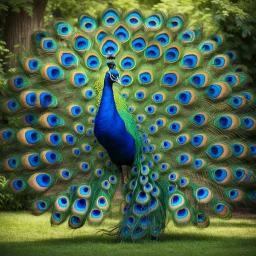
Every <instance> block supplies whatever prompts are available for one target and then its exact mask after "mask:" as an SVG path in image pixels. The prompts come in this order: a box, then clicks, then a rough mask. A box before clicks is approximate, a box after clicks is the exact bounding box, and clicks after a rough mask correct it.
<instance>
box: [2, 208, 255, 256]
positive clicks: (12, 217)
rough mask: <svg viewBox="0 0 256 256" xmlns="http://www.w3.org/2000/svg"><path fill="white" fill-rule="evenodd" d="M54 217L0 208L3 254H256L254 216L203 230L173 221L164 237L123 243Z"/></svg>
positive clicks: (112, 221)
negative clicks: (55, 223)
mask: <svg viewBox="0 0 256 256" xmlns="http://www.w3.org/2000/svg"><path fill="white" fill-rule="evenodd" d="M117 212H118V209H117V207H114V208H113V210H112V213H111V214H110V217H109V218H107V219H106V220H105V222H104V224H103V226H102V227H103V228H108V227H111V226H114V225H115V224H116V223H117V222H118V219H119V218H120V215H119V214H118V213H117ZM49 219H50V214H48V213H47V214H45V215H43V216H40V217H35V216H33V215H31V214H29V213H28V212H11V213H8V212H1V213H0V255H1V256H12V255H16V256H22V255H26V256H27V255H36V256H41V255H44V256H45V255H54V256H58V255H62V256H63V255H70V256H71V255H74V256H79V255H83V256H93V255H102V256H108V255H121V256H126V255H134V256H137V255H138V256H140V255H147V256H149V255H161V256H163V255H175V256H176V255H189V256H190V255H200V256H204V255H217V256H220V255H225V256H229V255H231V256H235V255H239V256H240V255H246V256H249V255H254V256H255V255H256V220H255V219H252V218H247V219H246V218H233V219H231V220H228V221H224V220H221V219H217V218H212V219H211V225H210V227H208V228H207V229H203V230H202V229H199V228H196V227H192V226H189V227H183V228H177V227H175V226H174V225H173V224H172V223H170V224H169V225H168V226H167V228H166V232H165V234H164V235H163V236H162V238H161V240H160V241H150V242H145V241H144V242H139V243H118V242H117V241H116V240H115V239H114V238H113V237H109V236H101V235H100V234H96V232H97V227H92V226H88V225H85V226H84V227H82V228H81V229H79V230H75V231H74V230H71V229H69V228H68V227H67V224H66V223H64V224H63V225H61V226H60V227H51V226H50V223H49Z"/></svg>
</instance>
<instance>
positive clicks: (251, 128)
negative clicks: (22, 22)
mask: <svg viewBox="0 0 256 256" xmlns="http://www.w3.org/2000/svg"><path fill="white" fill-rule="evenodd" d="M31 42H32V48H33V50H32V51H31V52H28V53H23V54H20V55H19V56H18V63H19V65H18V67H17V68H16V70H15V71H14V73H13V74H11V75H10V77H9V79H8V82H7V84H6V90H5V91H4V94H5V95H4V97H2V99H1V111H2V112H3V114H4V115H5V116H6V117H7V119H8V124H6V125H4V126H2V127H1V128H0V142H1V143H2V145H3V146H2V147H1V150H2V153H1V172H4V173H5V174H6V175H9V176H10V180H9V183H8V185H7V188H8V189H9V190H10V191H11V192H13V193H17V194H24V193H36V194H38V198H37V199H36V200H35V201H34V202H33V203H32V210H33V212H34V214H36V215H40V214H42V213H44V212H45V211H47V210H49V209H51V210H52V217H51V223H52V224H53V225H58V224H61V223H63V222H64V221H65V220H68V225H69V226H70V227H71V228H79V227H81V226H83V224H84V223H85V221H88V222H89V223H91V224H100V223H101V222H102V221H103V219H104V217H105V216H106V214H107V213H108V211H109V209H110V206H111V201H112V200H113V196H114V193H115V191H116V189H117V187H118V183H119V180H120V179H119V176H120V173H119V170H118V167H117V166H116V165H115V164H114V163H112V162H111V161H110V158H109V156H108V154H107V152H106V150H105V149H104V148H103V147H102V146H101V145H100V144H99V143H98V141H97V140H96V138H95V136H94V133H93V128H94V121H95V115H96V114H97V109H98V107H99V104H100V100H101V97H102V90H103V76H104V74H105V73H106V71H107V70H108V68H107V66H106V65H105V58H106V56H107V55H108V53H109V52H111V53H113V54H114V55H116V57H117V60H116V65H117V67H116V68H117V70H118V71H119V72H120V80H121V82H122V84H123V88H120V87H119V86H117V85H115V86H114V98H115V104H116V108H117V110H118V113H119V115H120V117H121V118H122V119H123V120H124V122H125V126H126V129H127V131H128V132H129V133H130V134H131V135H132V137H133V138H134V139H135V146H136V155H135V159H134V163H133V165H132V166H131V171H130V172H129V179H128V181H127V183H126V184H125V185H124V189H123V194H124V202H123V203H122V205H121V212H122V213H123V215H124V217H123V220H122V221H121V222H120V223H119V224H118V226H117V229H116V230H117V233H116V234H117V235H118V236H119V238H120V239H121V240H137V239H141V238H144V237H145V238H152V237H154V238H158V237H159V236H160V235H161V233H162V232H163V231H164V228H165V226H166V223H167V219H168V212H169V213H170V215H171V218H172V220H173V222H174V223H175V224H176V225H185V224H188V223H192V224H193V225H196V226H198V227H207V226H208V225H209V216H208V214H209V210H210V212H212V213H214V214H216V215H217V216H219V217H221V218H224V219H228V218H230V217H231V210H232V206H233V205H237V206H238V207H239V206H240V205H241V204H240V203H241V202H242V203H244V204H245V203H246V204H255V202H256V187H255V185H256V183H255V176H256V173H255V157H256V144H255V141H253V136H252V135H253V134H254V133H255V129H256V116H255V113H256V112H255V96H256V95H255V93H254V91H253V89H252V84H251V82H252V81H251V79H250V77H249V76H248V75H247V74H246V68H245V67H244V66H242V65H238V64H237V63H238V62H237V57H236V54H235V53H234V52H232V51H230V50H228V49H226V48H225V45H224V44H223V42H224V37H223V36H222V35H220V34H218V35H205V34H204V33H203V29H202V26H201V25H200V24H194V25H193V26H191V25H190V26H188V27H186V23H185V21H184V19H183V17H181V16H179V15H176V16H175V15H174V16H172V17H165V16H164V15H163V14H160V13H158V14H154V15H150V16H149V17H146V18H144V17H143V16H142V14H141V13H140V12H139V11H136V10H134V11H131V12H129V13H128V14H127V15H120V14H119V13H118V12H117V11H116V10H113V9H108V10H106V11H105V12H104V14H103V15H102V17H101V18H100V19H99V20H97V21H96V20H95V18H93V17H91V16H90V15H87V14H85V15H82V16H80V17H79V19H78V25H77V26H72V25H71V24H69V23H67V22H66V21H64V20H58V21H56V22H55V23H54V27H53V29H52V31H49V32H47V31H43V30H42V31H38V32H35V33H34V34H33V35H32V39H31ZM61 190H63V191H61ZM56 191H61V192H58V193H57V192H56ZM208 206H209V207H208Z"/></svg>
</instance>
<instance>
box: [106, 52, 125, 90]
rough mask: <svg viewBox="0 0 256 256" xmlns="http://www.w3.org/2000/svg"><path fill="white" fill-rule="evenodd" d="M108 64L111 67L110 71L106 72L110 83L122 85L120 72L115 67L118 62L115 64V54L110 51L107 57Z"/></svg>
mask: <svg viewBox="0 0 256 256" xmlns="http://www.w3.org/2000/svg"><path fill="white" fill-rule="evenodd" d="M107 65H108V67H109V71H108V72H107V73H106V79H107V80H108V82H109V83H110V84H113V83H114V82H116V83H118V84H120V85H122V83H121V81H120V79H119V73H118V71H117V70H116V69H115V68H116V64H115V56H114V55H113V54H111V53H110V52H109V53H108V57H107Z"/></svg>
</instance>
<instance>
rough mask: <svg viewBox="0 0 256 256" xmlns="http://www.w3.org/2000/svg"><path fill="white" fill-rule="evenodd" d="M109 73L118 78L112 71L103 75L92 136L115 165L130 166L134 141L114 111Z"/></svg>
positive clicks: (115, 72)
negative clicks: (102, 86)
mask: <svg viewBox="0 0 256 256" xmlns="http://www.w3.org/2000/svg"><path fill="white" fill-rule="evenodd" d="M110 73H111V74H112V75H113V76H114V77H118V76H119V74H118V72H117V71H116V70H114V69H112V70H110V71H109V72H107V73H106V75H105V79H104V88H103V93H102V98H101V102H100V107H99V110H98V113H97V116H96V118H95V126H94V134H95V136H96V137H97V139H98V141H99V143H100V144H101V145H102V146H103V147H104V148H105V149H106V150H107V152H108V155H109V157H110V158H111V160H112V161H113V162H114V163H115V164H116V165H131V164H132V163H133V161H134V156H135V141H134V138H133V137H132V136H131V134H130V133H129V132H128V131H127V130H126V127H125V123H124V121H123V119H122V118H121V117H120V115H119V114H118V111H117V109H116V105H115V101H114V95H113V88H112V86H113V83H114V81H113V80H111V78H110Z"/></svg>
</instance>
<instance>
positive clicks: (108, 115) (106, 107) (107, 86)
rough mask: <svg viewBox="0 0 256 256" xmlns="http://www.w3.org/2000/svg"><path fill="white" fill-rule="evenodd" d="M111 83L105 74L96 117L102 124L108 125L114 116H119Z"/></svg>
mask: <svg viewBox="0 0 256 256" xmlns="http://www.w3.org/2000/svg"><path fill="white" fill-rule="evenodd" d="M112 86H113V83H110V82H109V80H108V78H107V76H105V79H104V88H103V92H102V97H101V101H100V107H99V111H98V114H97V116H96V118H98V119H99V120H98V121H100V122H101V123H102V125H104V126H105V125H108V124H109V125H110V124H111V121H112V120H113V118H114V116H117V115H118V116H119V114H118V112H117V109H116V104H115V100H114V94H113V88H112ZM105 121H106V123H105Z"/></svg>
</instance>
